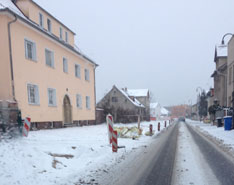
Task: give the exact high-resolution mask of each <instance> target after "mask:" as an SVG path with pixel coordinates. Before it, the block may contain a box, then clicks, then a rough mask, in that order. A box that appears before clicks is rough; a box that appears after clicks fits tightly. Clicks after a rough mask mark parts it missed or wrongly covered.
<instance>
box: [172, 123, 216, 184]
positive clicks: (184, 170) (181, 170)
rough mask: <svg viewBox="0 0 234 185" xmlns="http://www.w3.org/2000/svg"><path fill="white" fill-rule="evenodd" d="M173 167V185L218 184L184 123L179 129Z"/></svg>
mask: <svg viewBox="0 0 234 185" xmlns="http://www.w3.org/2000/svg"><path fill="white" fill-rule="evenodd" d="M174 165H175V166H174V178H173V184H174V185H185V184H191V185H193V184H199V185H210V184H212V185H216V184H219V183H218V180H217V179H216V177H215V175H214V174H213V172H212V170H211V169H210V167H209V165H208V164H207V162H206V160H205V159H204V156H203V155H202V153H201V151H200V149H199V148H198V146H197V145H196V143H195V142H194V139H193V137H192V135H191V133H190V132H189V130H188V128H187V127H186V126H185V124H184V123H181V124H180V127H179V135H178V143H177V153H176V160H175V164H174Z"/></svg>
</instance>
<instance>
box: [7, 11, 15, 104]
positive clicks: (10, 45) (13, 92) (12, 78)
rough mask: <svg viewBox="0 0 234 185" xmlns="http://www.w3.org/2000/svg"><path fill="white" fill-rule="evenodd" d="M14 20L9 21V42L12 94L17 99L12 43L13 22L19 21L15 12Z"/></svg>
mask: <svg viewBox="0 0 234 185" xmlns="http://www.w3.org/2000/svg"><path fill="white" fill-rule="evenodd" d="M14 17H15V18H14V20H13V21H10V22H8V25H7V26H8V42H9V57H10V68H11V87H12V96H13V100H14V101H16V99H15V84H14V70H13V59H12V44H11V24H13V23H15V22H16V21H17V17H16V15H15V14H14Z"/></svg>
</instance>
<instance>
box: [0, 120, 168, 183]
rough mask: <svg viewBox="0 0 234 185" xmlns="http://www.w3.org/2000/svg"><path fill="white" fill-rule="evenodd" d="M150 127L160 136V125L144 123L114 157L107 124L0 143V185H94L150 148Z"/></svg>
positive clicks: (122, 142)
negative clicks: (136, 136)
mask: <svg viewBox="0 0 234 185" xmlns="http://www.w3.org/2000/svg"><path fill="white" fill-rule="evenodd" d="M149 124H152V125H153V129H154V130H155V135H157V134H158V131H157V130H156V129H157V124H158V122H143V123H142V124H141V128H143V134H142V136H141V137H140V138H139V139H136V140H133V139H127V138H119V139H118V144H119V145H120V146H125V147H126V148H125V149H119V150H118V153H112V149H111V147H110V145H109V144H108V136H107V126H106V124H102V125H96V126H85V127H74V128H65V129H57V130H40V131H34V132H30V133H29V137H28V138H18V139H14V140H3V141H1V142H0V166H1V168H0V182H1V185H8V184H22V185H29V184H30V185H33V184H35V185H36V184H42V183H43V185H47V184H48V185H50V184H76V183H77V184H88V183H93V184H95V180H96V178H97V177H99V178H100V176H102V175H103V174H105V173H108V171H109V169H110V168H111V166H113V165H114V164H115V163H120V162H121V161H122V160H124V159H125V158H127V156H128V154H129V153H132V152H135V150H136V149H138V148H140V147H142V146H147V145H149V144H150V142H151V140H152V137H149V136H145V132H147V131H148V130H149ZM136 125H137V124H128V125H127V126H128V127H131V126H136ZM115 126H118V127H120V126H123V125H122V124H115ZM161 128H164V122H161Z"/></svg>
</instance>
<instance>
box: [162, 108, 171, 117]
mask: <svg viewBox="0 0 234 185" xmlns="http://www.w3.org/2000/svg"><path fill="white" fill-rule="evenodd" d="M161 114H164V115H165V114H169V111H168V110H167V109H165V108H164V107H162V108H161Z"/></svg>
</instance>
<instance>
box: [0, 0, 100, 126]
mask: <svg viewBox="0 0 234 185" xmlns="http://www.w3.org/2000/svg"><path fill="white" fill-rule="evenodd" d="M0 2H1V0H0ZM0 27H1V29H0V40H1V42H0V52H1V55H0V79H1V81H0V99H1V100H14V101H16V102H17V104H18V107H19V109H20V110H21V112H22V117H23V118H24V117H30V118H31V121H32V122H36V123H38V124H47V123H55V124H57V125H60V126H63V125H64V124H73V123H79V122H86V123H87V122H88V121H90V122H94V120H95V104H96V102H95V99H96V98H95V69H96V67H97V64H96V63H94V62H93V61H92V60H91V59H89V58H88V57H86V56H85V55H83V54H81V53H80V52H79V51H78V50H77V49H76V48H75V43H74V36H75V33H74V32H73V31H72V30H70V29H69V28H68V27H67V26H65V25H64V24H63V23H61V22H60V21H59V20H58V19H56V18H55V17H54V16H52V15H51V14H50V13H49V12H47V11H46V10H45V9H43V8H42V7H40V6H39V5H38V4H36V3H35V2H34V1H32V0H15V1H11V0H9V1H5V0H4V1H2V2H1V4H0Z"/></svg>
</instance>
